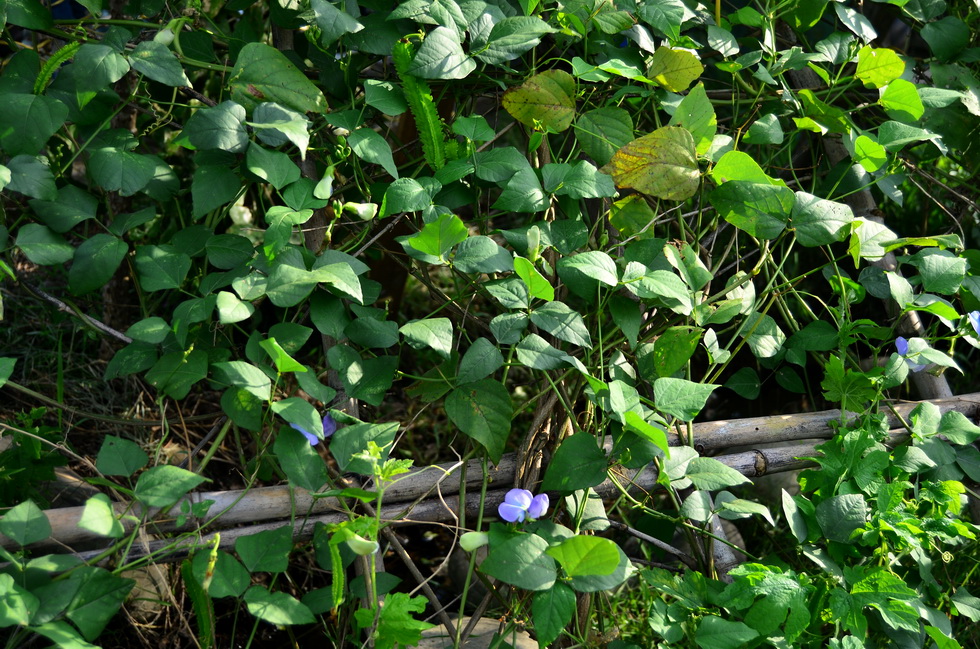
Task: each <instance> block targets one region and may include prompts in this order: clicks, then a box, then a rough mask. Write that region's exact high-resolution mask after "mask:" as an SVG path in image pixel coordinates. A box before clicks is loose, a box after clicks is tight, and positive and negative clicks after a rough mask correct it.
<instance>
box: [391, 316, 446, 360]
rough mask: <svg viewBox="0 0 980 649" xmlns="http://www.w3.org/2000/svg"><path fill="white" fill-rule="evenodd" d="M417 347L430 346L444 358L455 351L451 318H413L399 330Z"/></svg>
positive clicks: (409, 342)
mask: <svg viewBox="0 0 980 649" xmlns="http://www.w3.org/2000/svg"><path fill="white" fill-rule="evenodd" d="M398 331H399V332H400V333H401V334H402V335H403V336H405V340H407V341H408V344H410V345H411V346H412V347H414V348H415V349H423V348H425V347H429V348H431V349H434V350H435V351H436V352H437V353H438V354H439V355H440V356H442V357H443V358H449V355H450V354H451V353H452V351H453V323H452V321H451V320H450V319H449V318H425V319H423V320H412V321H411V322H408V323H406V324H404V325H402V326H401V328H399V330H398Z"/></svg>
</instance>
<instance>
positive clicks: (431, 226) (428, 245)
mask: <svg viewBox="0 0 980 649" xmlns="http://www.w3.org/2000/svg"><path fill="white" fill-rule="evenodd" d="M468 234H469V232H468V230H467V228H466V225H465V224H464V223H463V221H462V220H461V219H460V218H459V217H458V216H456V215H455V214H440V215H439V218H438V219H437V220H435V221H433V222H431V223H426V224H425V226H424V227H423V228H422V230H421V232H419V233H418V234H415V235H412V236H411V237H409V239H408V243H409V245H411V246H412V247H413V248H415V249H416V250H418V251H419V252H422V253H425V254H427V255H432V256H433V257H438V258H439V259H440V260H441V261H443V262H445V261H446V255H448V254H449V252H450V251H451V250H452V249H453V246H455V245H456V244H458V243H461V242H463V241H465V240H466V237H467V236H468Z"/></svg>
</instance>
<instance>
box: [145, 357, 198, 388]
mask: <svg viewBox="0 0 980 649" xmlns="http://www.w3.org/2000/svg"><path fill="white" fill-rule="evenodd" d="M207 373H208V355H207V353H206V352H203V351H201V350H199V349H195V350H193V351H191V352H189V353H185V352H171V353H169V354H166V355H164V356H162V357H161V358H160V360H158V361H157V362H156V364H155V365H154V366H153V368H152V369H151V370H150V371H149V372H147V373H146V380H147V382H149V384H150V385H152V386H153V387H155V388H156V389H157V390H159V391H161V392H163V393H164V394H166V395H168V396H170V397H173V398H174V399H183V398H184V397H186V396H187V394H188V393H189V392H190V390H191V386H193V385H194V384H195V383H197V382H198V381H200V380H201V379H203V378H204V377H205V376H207Z"/></svg>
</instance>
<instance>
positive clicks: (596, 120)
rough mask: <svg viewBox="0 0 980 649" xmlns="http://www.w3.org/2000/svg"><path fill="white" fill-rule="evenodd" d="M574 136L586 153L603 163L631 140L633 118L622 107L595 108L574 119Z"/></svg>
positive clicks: (598, 162)
mask: <svg viewBox="0 0 980 649" xmlns="http://www.w3.org/2000/svg"><path fill="white" fill-rule="evenodd" d="M575 137H576V139H577V140H578V144H579V146H581V147H582V150H583V151H585V153H586V155H588V156H589V157H591V158H592V159H593V160H595V162H596V164H599V165H604V164H607V163H608V162H609V161H610V160H611V159H612V157H613V154H615V153H616V151H618V150H619V149H620V148H621V147H623V146H625V145H626V144H628V143H629V142H631V141H632V140H633V120H632V118H631V117H630V114H629V112H628V111H627V110H625V109H623V108H615V107H610V108H595V109H593V110H590V111H588V112H585V113H582V114H581V115H580V116H579V118H578V119H577V120H576V121H575Z"/></svg>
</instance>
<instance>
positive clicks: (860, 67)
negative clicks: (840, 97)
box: [854, 45, 905, 88]
mask: <svg viewBox="0 0 980 649" xmlns="http://www.w3.org/2000/svg"><path fill="white" fill-rule="evenodd" d="M903 72H905V61H903V60H902V59H901V58H900V57H899V56H898V54H896V53H895V51H894V50H891V49H888V48H872V47H871V46H870V45H865V46H864V47H862V48H861V50H860V51H859V52H858V64H857V70H856V71H855V72H854V76H855V77H857V78H858V79H860V80H861V81H862V82H863V83H864V85H865V86H866V87H868V88H884V87H885V86H887V85H888V84H890V83H891V82H892V81H894V80H895V79H897V78H899V77H900V76H902V73H903Z"/></svg>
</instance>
